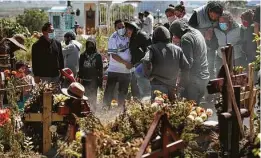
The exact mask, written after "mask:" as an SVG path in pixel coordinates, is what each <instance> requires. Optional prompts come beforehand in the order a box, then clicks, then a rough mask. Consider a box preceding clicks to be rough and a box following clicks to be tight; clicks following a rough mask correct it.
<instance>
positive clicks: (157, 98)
mask: <svg viewBox="0 0 261 158" xmlns="http://www.w3.org/2000/svg"><path fill="white" fill-rule="evenodd" d="M155 102H156V103H159V104H163V102H164V99H163V98H161V97H156V98H155Z"/></svg>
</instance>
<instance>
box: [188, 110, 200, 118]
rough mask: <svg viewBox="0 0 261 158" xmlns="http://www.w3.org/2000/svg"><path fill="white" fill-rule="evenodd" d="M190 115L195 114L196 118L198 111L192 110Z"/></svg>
mask: <svg viewBox="0 0 261 158" xmlns="http://www.w3.org/2000/svg"><path fill="white" fill-rule="evenodd" d="M189 115H191V116H193V117H194V118H195V117H197V116H198V114H197V112H196V111H191V113H190V114H189Z"/></svg>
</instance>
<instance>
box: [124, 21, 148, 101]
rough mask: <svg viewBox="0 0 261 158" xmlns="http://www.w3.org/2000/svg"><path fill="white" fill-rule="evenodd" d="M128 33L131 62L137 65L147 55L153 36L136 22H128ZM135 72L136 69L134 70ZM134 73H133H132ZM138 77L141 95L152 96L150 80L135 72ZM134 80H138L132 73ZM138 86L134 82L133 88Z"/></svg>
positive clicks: (126, 24) (142, 96) (126, 25)
mask: <svg viewBox="0 0 261 158" xmlns="http://www.w3.org/2000/svg"><path fill="white" fill-rule="evenodd" d="M125 27H126V35H127V37H129V38H130V44H129V49H130V53H131V63H132V65H134V69H135V67H138V66H139V65H140V62H141V59H142V58H143V57H144V56H145V52H146V50H147V48H148V46H149V45H151V38H150V37H149V36H148V35H147V34H146V33H145V32H142V31H141V30H140V28H139V27H138V26H137V25H136V23H135V22H126V23H125ZM132 72H134V70H133V71H132ZM132 74H133V73H132ZM134 74H135V77H136V79H137V85H138V88H139V93H140V97H141V98H144V97H150V92H151V90H150V81H149V80H148V79H147V78H146V77H145V76H144V75H142V74H140V73H137V71H135V72H134ZM132 76H133V78H132V80H136V79H135V78H134V75H132ZM135 86H136V84H135V81H133V82H132V88H133V89H135V88H134V87H135Z"/></svg>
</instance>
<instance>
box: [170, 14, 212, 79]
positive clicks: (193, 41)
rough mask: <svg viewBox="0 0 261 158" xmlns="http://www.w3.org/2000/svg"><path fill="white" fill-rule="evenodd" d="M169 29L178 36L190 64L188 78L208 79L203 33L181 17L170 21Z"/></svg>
mask: <svg viewBox="0 0 261 158" xmlns="http://www.w3.org/2000/svg"><path fill="white" fill-rule="evenodd" d="M170 31H171V33H172V34H173V35H175V36H178V37H179V38H180V44H181V48H182V50H183V53H184V54H185V56H186V58H187V60H188V62H189V64H190V72H189V77H190V79H196V78H200V79H209V71H208V60H207V45H206V42H205V39H204V37H203V35H202V34H201V33H200V32H199V31H198V30H196V29H194V28H192V27H190V26H189V25H188V23H187V22H186V21H184V20H182V19H179V20H177V21H175V22H174V23H172V25H171V26H170Z"/></svg>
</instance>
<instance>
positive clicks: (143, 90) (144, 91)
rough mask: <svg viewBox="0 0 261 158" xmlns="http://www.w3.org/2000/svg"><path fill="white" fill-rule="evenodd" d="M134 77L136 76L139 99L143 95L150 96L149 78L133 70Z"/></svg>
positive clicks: (143, 96)
mask: <svg viewBox="0 0 261 158" xmlns="http://www.w3.org/2000/svg"><path fill="white" fill-rule="evenodd" d="M134 74H135V76H136V78H137V85H138V88H139V92H140V97H141V99H143V98H145V97H150V96H151V86H150V80H149V79H147V78H146V77H145V76H144V75H143V74H139V73H137V72H136V71H135V72H134Z"/></svg>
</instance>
